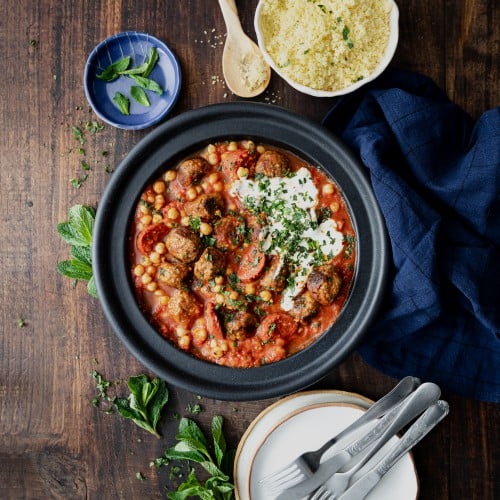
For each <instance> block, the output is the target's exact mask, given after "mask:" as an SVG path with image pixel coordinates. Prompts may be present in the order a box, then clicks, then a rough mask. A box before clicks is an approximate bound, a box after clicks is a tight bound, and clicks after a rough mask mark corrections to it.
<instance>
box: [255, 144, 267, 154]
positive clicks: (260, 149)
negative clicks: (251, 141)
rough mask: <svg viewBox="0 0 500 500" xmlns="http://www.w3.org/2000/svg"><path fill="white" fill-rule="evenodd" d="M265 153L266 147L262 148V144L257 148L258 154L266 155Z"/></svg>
mask: <svg viewBox="0 0 500 500" xmlns="http://www.w3.org/2000/svg"><path fill="white" fill-rule="evenodd" d="M265 152H266V148H265V147H264V146H262V145H261V144H259V145H258V146H257V153H259V154H262V153H265Z"/></svg>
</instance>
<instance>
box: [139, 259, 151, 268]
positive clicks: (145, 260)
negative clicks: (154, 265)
mask: <svg viewBox="0 0 500 500" xmlns="http://www.w3.org/2000/svg"><path fill="white" fill-rule="evenodd" d="M141 264H142V265H143V266H150V265H151V261H150V260H149V257H143V258H142V259H141Z"/></svg>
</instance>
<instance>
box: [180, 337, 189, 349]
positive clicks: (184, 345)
mask: <svg viewBox="0 0 500 500" xmlns="http://www.w3.org/2000/svg"><path fill="white" fill-rule="evenodd" d="M177 345H178V346H179V347H180V348H181V349H184V350H186V349H189V346H190V345H191V337H190V336H189V335H184V336H182V337H181V338H180V339H179V340H178V341H177Z"/></svg>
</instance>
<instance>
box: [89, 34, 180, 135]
mask: <svg viewBox="0 0 500 500" xmlns="http://www.w3.org/2000/svg"><path fill="white" fill-rule="evenodd" d="M151 47H155V48H156V50H157V51H158V56H159V58H158V62H157V63H156V65H155V67H154V69H153V71H152V72H151V74H150V75H149V78H151V79H153V80H155V81H156V82H157V83H158V84H159V85H160V86H161V88H162V89H163V94H162V95H158V94H157V93H155V92H151V91H147V92H146V93H147V96H148V98H149V101H150V106H142V105H141V104H139V103H138V102H136V101H135V100H134V99H133V98H132V97H131V95H130V88H131V86H132V85H136V84H135V83H134V81H133V80H131V79H130V78H129V77H127V76H120V77H119V78H117V79H115V80H113V81H111V82H106V81H104V80H101V79H99V78H97V75H98V74H100V73H102V71H103V70H105V69H106V68H107V67H108V66H109V65H110V64H112V63H114V62H116V61H117V60H118V59H120V58H122V57H125V56H130V59H131V61H130V67H131V68H132V67H137V66H139V65H140V64H142V63H143V62H144V61H145V59H146V58H147V56H148V53H149V50H150V48H151ZM181 80H182V77H181V70H180V66H179V62H178V61H177V58H176V56H175V55H174V53H173V52H172V51H171V50H170V49H169V47H168V46H167V45H166V44H165V43H163V42H162V41H161V40H158V38H155V37H154V36H152V35H148V34H147V33H140V32H137V31H126V32H123V33H118V34H116V35H112V36H110V37H109V38H106V40H103V41H102V42H101V43H99V45H97V47H95V48H94V50H93V51H92V52H91V54H90V56H89V58H88V59H87V63H86V64H85V73H84V78H83V85H84V88H85V95H86V97H87V100H88V101H89V103H90V105H91V107H92V109H93V110H94V112H95V114H96V115H97V116H98V117H99V118H100V119H101V120H103V121H104V122H106V123H108V124H110V125H113V126H114V127H118V128H122V129H128V130H139V129H144V128H147V127H151V126H152V125H155V124H157V123H159V122H160V121H161V120H162V119H164V118H165V117H166V116H167V114H168V113H169V112H170V110H171V109H172V108H173V106H174V104H175V103H176V102H177V98H178V97H179V93H180V89H181ZM116 92H120V93H122V94H123V95H125V96H127V97H128V98H129V101H130V114H129V115H124V114H122V113H121V112H120V110H119V108H118V106H117V105H116V104H115V103H114V102H113V96H114V95H115V93H116Z"/></svg>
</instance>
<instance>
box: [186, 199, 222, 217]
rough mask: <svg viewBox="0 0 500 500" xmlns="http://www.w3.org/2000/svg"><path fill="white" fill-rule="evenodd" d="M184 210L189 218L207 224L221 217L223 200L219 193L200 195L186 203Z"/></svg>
mask: <svg viewBox="0 0 500 500" xmlns="http://www.w3.org/2000/svg"><path fill="white" fill-rule="evenodd" d="M184 209H185V211H186V214H187V215H189V216H190V217H199V218H200V219H202V220H204V221H207V222H209V221H212V220H214V219H215V218H217V217H220V216H221V214H222V211H223V210H224V198H222V195H221V194H220V193H209V194H202V195H200V196H198V198H196V199H195V200H193V201H190V202H189V203H186V204H185V206H184Z"/></svg>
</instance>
